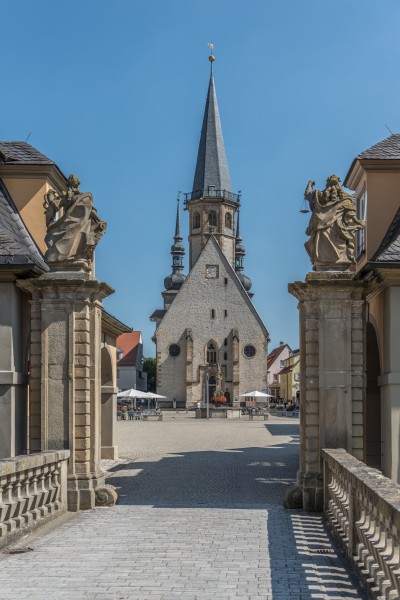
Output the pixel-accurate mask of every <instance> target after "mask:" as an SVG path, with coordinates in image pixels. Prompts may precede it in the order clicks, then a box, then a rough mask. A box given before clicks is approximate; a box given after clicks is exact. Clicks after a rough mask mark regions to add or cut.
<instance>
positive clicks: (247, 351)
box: [243, 344, 256, 358]
mask: <svg viewBox="0 0 400 600" xmlns="http://www.w3.org/2000/svg"><path fill="white" fill-rule="evenodd" d="M243 352H244V355H245V356H246V357H247V358H253V356H255V355H256V349H255V348H254V346H252V345H251V344H248V345H247V346H245V347H244V350H243Z"/></svg>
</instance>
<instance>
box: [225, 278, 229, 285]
mask: <svg viewBox="0 0 400 600" xmlns="http://www.w3.org/2000/svg"><path fill="white" fill-rule="evenodd" d="M224 284H225V285H228V278H227V277H224Z"/></svg>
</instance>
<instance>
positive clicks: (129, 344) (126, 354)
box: [117, 331, 142, 367]
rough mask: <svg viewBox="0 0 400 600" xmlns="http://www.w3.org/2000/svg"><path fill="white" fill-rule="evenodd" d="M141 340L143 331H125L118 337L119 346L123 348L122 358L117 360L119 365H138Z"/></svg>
mask: <svg viewBox="0 0 400 600" xmlns="http://www.w3.org/2000/svg"><path fill="white" fill-rule="evenodd" d="M141 342H142V332H141V331H132V332H131V333H123V334H122V335H120V336H119V337H118V339H117V346H118V348H119V349H120V350H122V358H120V359H119V360H117V365H118V367H133V366H135V365H136V359H137V352H138V347H139V344H141Z"/></svg>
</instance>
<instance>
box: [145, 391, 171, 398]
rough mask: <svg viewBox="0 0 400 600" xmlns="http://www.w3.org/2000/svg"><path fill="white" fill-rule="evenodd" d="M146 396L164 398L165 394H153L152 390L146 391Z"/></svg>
mask: <svg viewBox="0 0 400 600" xmlns="http://www.w3.org/2000/svg"><path fill="white" fill-rule="evenodd" d="M146 393H147V398H166V397H167V396H161V394H155V393H154V392H146Z"/></svg>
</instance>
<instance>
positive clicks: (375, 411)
mask: <svg viewBox="0 0 400 600" xmlns="http://www.w3.org/2000/svg"><path fill="white" fill-rule="evenodd" d="M379 375H380V360H379V347H378V339H377V336H376V331H375V328H374V326H373V324H372V323H367V390H366V410H365V442H366V460H365V462H366V463H367V465H369V466H370V467H374V468H375V469H381V456H382V447H381V443H382V440H381V394H380V387H379V385H378V377H379Z"/></svg>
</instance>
